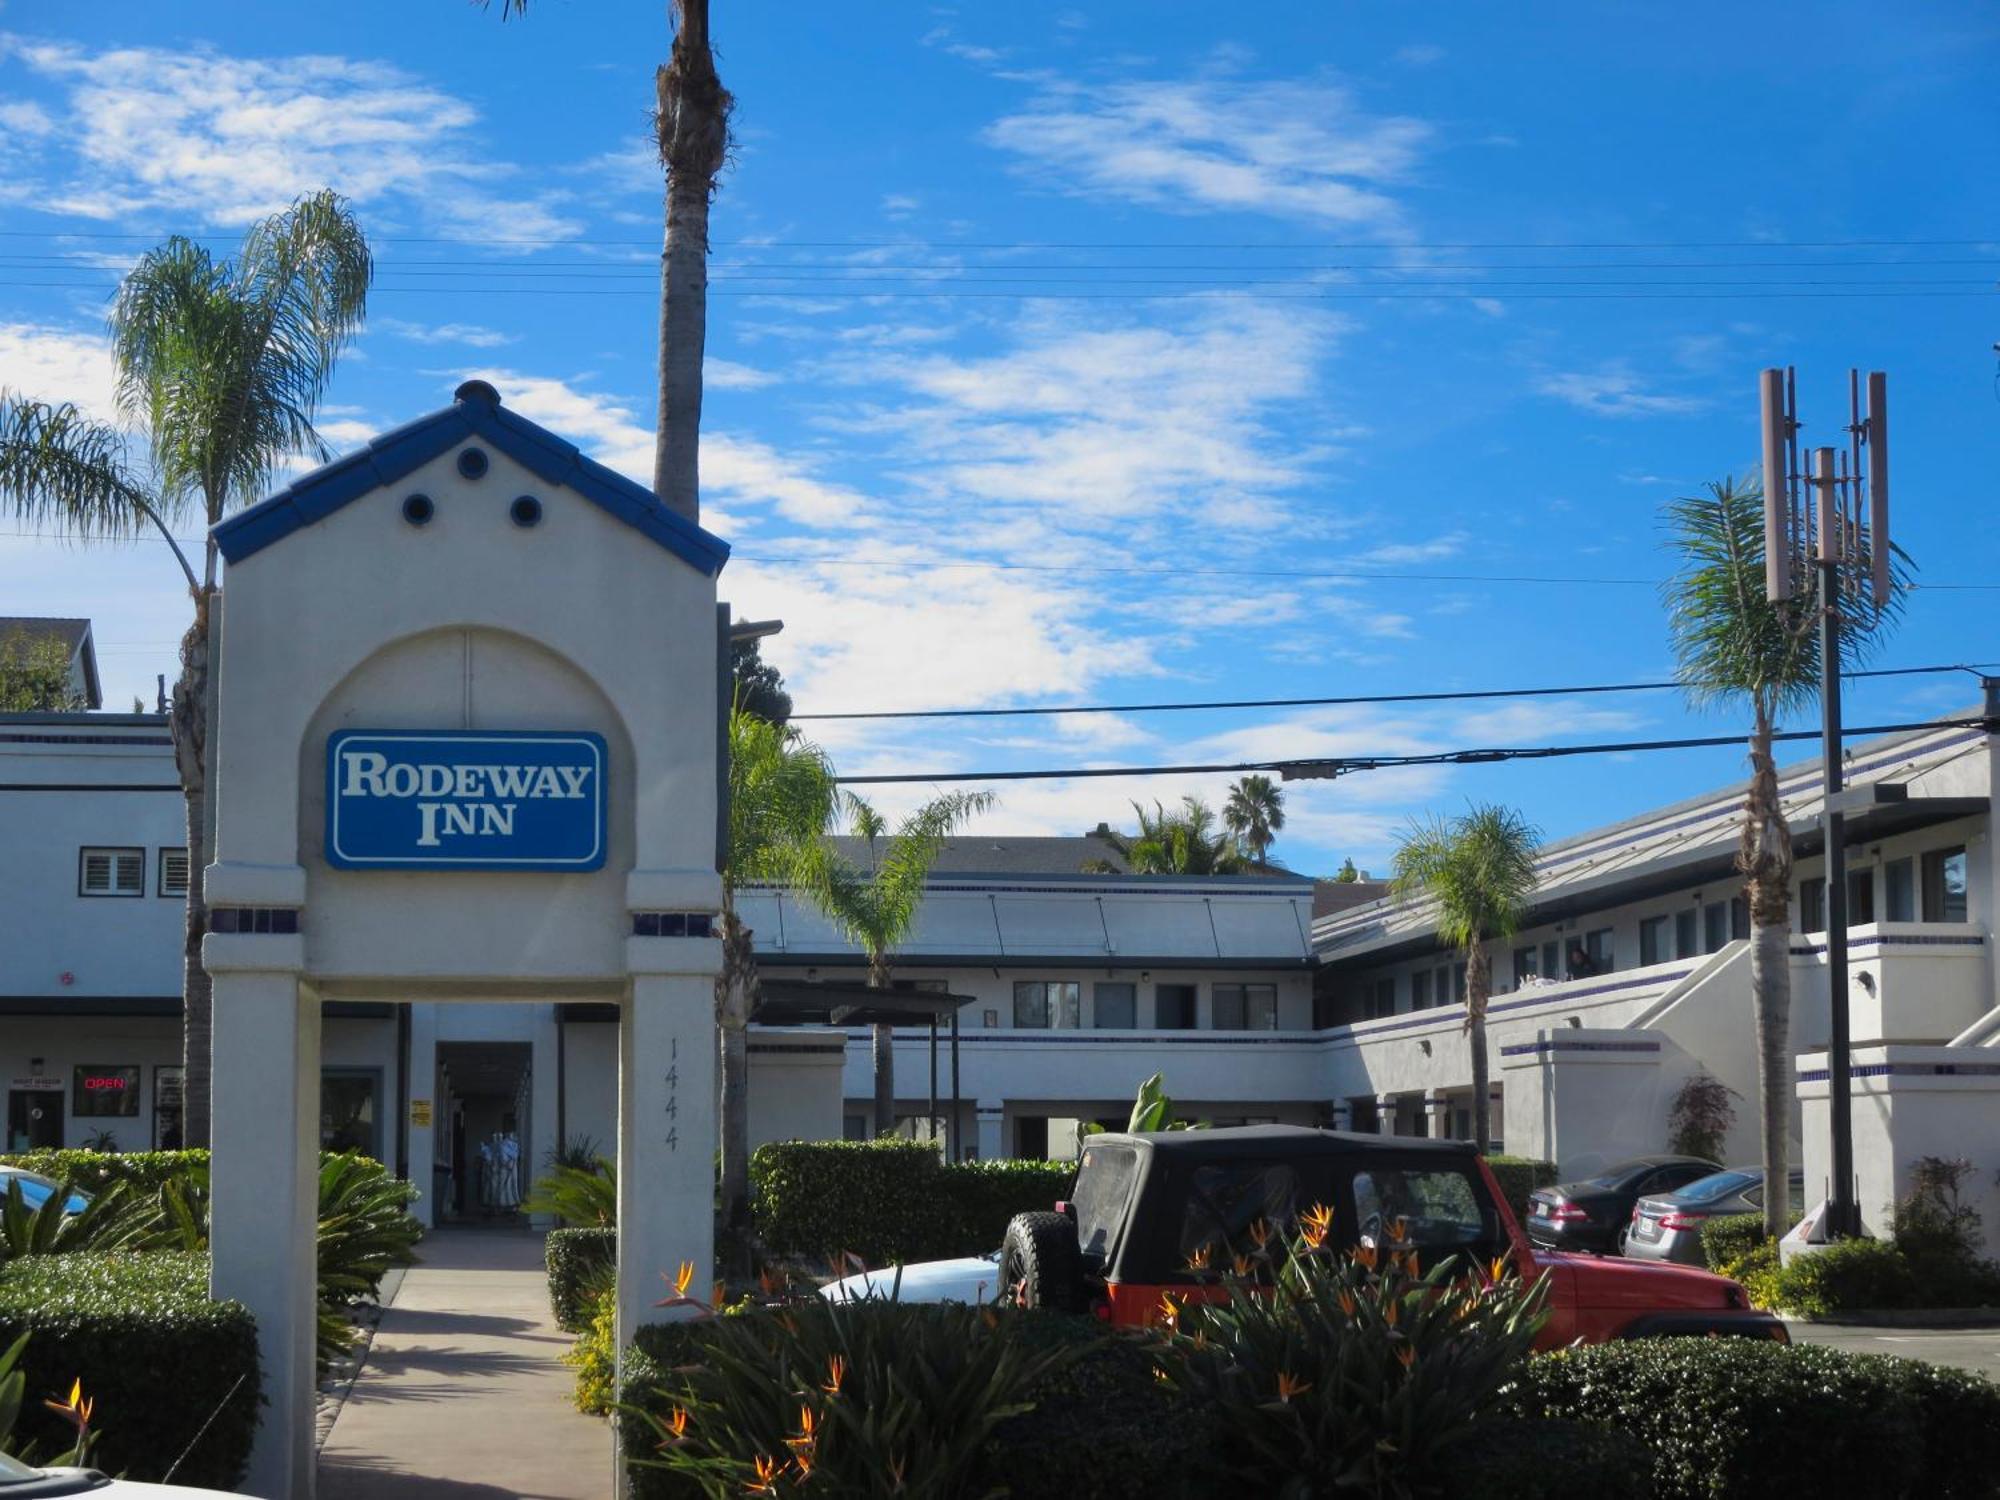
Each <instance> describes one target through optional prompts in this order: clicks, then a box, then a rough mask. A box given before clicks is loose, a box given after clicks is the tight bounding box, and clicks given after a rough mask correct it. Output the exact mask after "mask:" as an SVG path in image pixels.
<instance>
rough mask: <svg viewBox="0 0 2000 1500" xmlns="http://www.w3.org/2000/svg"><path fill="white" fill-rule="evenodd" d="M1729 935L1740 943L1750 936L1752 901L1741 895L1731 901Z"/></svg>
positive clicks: (1733, 897)
mask: <svg viewBox="0 0 2000 1500" xmlns="http://www.w3.org/2000/svg"><path fill="white" fill-rule="evenodd" d="M1729 935H1730V936H1731V937H1732V938H1734V939H1735V940H1736V941H1737V942H1739V943H1740V942H1742V941H1743V940H1744V939H1745V938H1747V937H1749V936H1750V903H1749V902H1748V901H1747V900H1745V899H1744V898H1743V897H1741V896H1732V897H1731V898H1730V901H1729Z"/></svg>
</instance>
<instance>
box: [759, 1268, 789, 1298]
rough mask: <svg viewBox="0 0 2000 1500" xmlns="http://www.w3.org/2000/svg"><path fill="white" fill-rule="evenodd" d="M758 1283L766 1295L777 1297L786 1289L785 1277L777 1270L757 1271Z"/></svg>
mask: <svg viewBox="0 0 2000 1500" xmlns="http://www.w3.org/2000/svg"><path fill="white" fill-rule="evenodd" d="M757 1285H758V1286H759V1287H760V1288H761V1289H762V1290H763V1293H764V1295H765V1296H766V1297H775V1296H777V1295H778V1293H780V1292H782V1291H783V1290H784V1289H785V1278H784V1277H782V1276H780V1275H778V1274H777V1273H776V1272H775V1271H770V1270H763V1271H759V1272H758V1273H757Z"/></svg>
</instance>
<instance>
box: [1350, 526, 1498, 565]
mask: <svg viewBox="0 0 2000 1500" xmlns="http://www.w3.org/2000/svg"><path fill="white" fill-rule="evenodd" d="M1471 540H1472V538H1471V536H1470V535H1468V534H1467V533H1466V532H1463V531H1453V532H1448V533H1447V534H1445V535H1444V536H1434V537H1432V538H1431V539H1430V540H1429V541H1425V542H1388V543H1385V544H1383V545H1382V546H1380V547H1371V548H1369V549H1368V550H1367V551H1366V552H1361V553H1357V554H1356V555H1355V557H1354V561H1356V562H1363V563H1378V564H1382V565H1385V566H1386V565H1392V564H1407V563H1424V562H1438V561H1441V560H1442V559H1444V558H1447V557H1456V556H1458V554H1459V553H1461V552H1463V551H1464V550H1465V544H1466V543H1467V542H1469V541H1471Z"/></svg>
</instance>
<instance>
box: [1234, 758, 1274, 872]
mask: <svg viewBox="0 0 2000 1500" xmlns="http://www.w3.org/2000/svg"><path fill="white" fill-rule="evenodd" d="M1222 826H1223V827H1225V828H1227V829H1228V830H1229V831H1230V832H1231V833H1232V834H1234V835H1235V836H1236V841H1237V843H1239V844H1240V845H1242V846H1243V849H1244V851H1245V852H1246V853H1247V854H1248V855H1249V856H1250V858H1251V859H1253V860H1255V861H1256V862H1257V863H1258V864H1260V865H1261V864H1263V863H1264V862H1265V859H1266V857H1267V856H1268V855H1269V854H1270V852H1271V841H1272V840H1273V839H1275V838H1276V837H1277V835H1278V830H1279V829H1281V828H1283V827H1284V826H1285V794H1284V791H1283V789H1281V788H1280V787H1279V785H1278V784H1277V783H1276V782H1275V781H1273V780H1271V778H1270V777H1268V776H1264V775H1250V776H1245V777H1242V778H1241V779H1239V780H1238V781H1237V783H1236V784H1235V785H1234V786H1232V787H1231V788H1230V789H1229V799H1228V800H1227V801H1226V802H1224V803H1223V804H1222Z"/></svg>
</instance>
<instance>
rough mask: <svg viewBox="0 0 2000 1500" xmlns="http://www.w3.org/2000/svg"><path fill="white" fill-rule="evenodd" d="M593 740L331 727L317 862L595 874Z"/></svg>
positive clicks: (599, 753)
mask: <svg viewBox="0 0 2000 1500" xmlns="http://www.w3.org/2000/svg"><path fill="white" fill-rule="evenodd" d="M604 768H605V755H604V740H603V737H602V736H600V735H595V734H590V733H586V732H581V731H579V732H577V733H546V734H545V733H536V732H533V731H525V732H512V731H498V730H485V731H482V730H472V729H463V730H421V729H343V730H341V731H340V732H338V733H337V734H335V735H333V736H332V737H331V738H330V739H328V740H327V743H326V862H327V863H328V864H330V865H333V866H335V867H337V868H339V869H343V870H596V869H600V868H602V866H603V864H604V842H605V824H606V807H605V788H604Z"/></svg>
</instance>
